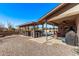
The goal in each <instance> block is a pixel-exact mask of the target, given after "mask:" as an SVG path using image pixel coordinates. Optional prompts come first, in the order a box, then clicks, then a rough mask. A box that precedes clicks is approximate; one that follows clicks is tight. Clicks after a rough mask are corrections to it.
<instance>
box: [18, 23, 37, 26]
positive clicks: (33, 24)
mask: <svg viewBox="0 0 79 59" xmlns="http://www.w3.org/2000/svg"><path fill="white" fill-rule="evenodd" d="M35 25H38V22H30V23H25V24H23V25H19V27H25V26H35Z"/></svg>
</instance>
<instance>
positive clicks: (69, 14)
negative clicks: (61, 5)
mask: <svg viewBox="0 0 79 59" xmlns="http://www.w3.org/2000/svg"><path fill="white" fill-rule="evenodd" d="M78 15H79V4H77V5H76V6H75V7H73V8H71V9H69V10H67V11H65V12H64V13H62V14H60V15H58V16H56V17H52V18H51V19H49V20H48V22H52V23H53V22H54V23H60V22H61V21H64V20H68V19H70V20H71V19H74V18H76V17H77V16H78Z"/></svg>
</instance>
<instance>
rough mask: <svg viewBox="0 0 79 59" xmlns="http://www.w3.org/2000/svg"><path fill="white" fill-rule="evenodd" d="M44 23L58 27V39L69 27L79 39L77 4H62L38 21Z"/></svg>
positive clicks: (78, 6)
mask: <svg viewBox="0 0 79 59" xmlns="http://www.w3.org/2000/svg"><path fill="white" fill-rule="evenodd" d="M45 21H47V22H48V23H50V24H54V25H56V26H58V32H57V34H58V36H59V37H64V36H65V34H66V32H67V30H68V28H69V27H71V26H72V27H73V28H74V30H75V32H76V33H77V35H78V37H79V4H78V3H62V4H60V5H59V6H57V7H56V8H55V9H53V10H52V11H50V12H49V13H47V14H46V15H45V16H43V17H42V18H41V19H40V20H39V22H41V23H43V22H45Z"/></svg>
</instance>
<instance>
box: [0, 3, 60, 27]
mask: <svg viewBox="0 0 79 59" xmlns="http://www.w3.org/2000/svg"><path fill="white" fill-rule="evenodd" d="M58 5H59V4H58V3H6V4H5V3H2V4H1V3H0V23H1V24H4V25H5V26H6V27H7V23H11V24H12V25H13V26H14V27H15V26H17V25H20V24H23V23H27V22H31V21H38V19H39V18H41V17H42V16H43V15H45V14H46V13H48V12H49V11H50V10H52V9H53V8H55V7H56V6H58Z"/></svg>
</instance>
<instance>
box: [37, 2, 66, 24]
mask: <svg viewBox="0 0 79 59" xmlns="http://www.w3.org/2000/svg"><path fill="white" fill-rule="evenodd" d="M65 5H67V3H62V4H60V5H59V6H57V7H56V8H55V9H53V10H51V11H50V12H49V13H47V14H46V15H45V16H43V17H42V18H40V19H39V20H38V22H39V23H43V22H45V20H47V18H49V16H51V15H53V14H55V13H56V12H57V11H58V10H59V9H61V8H63V7H64V6H65Z"/></svg>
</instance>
